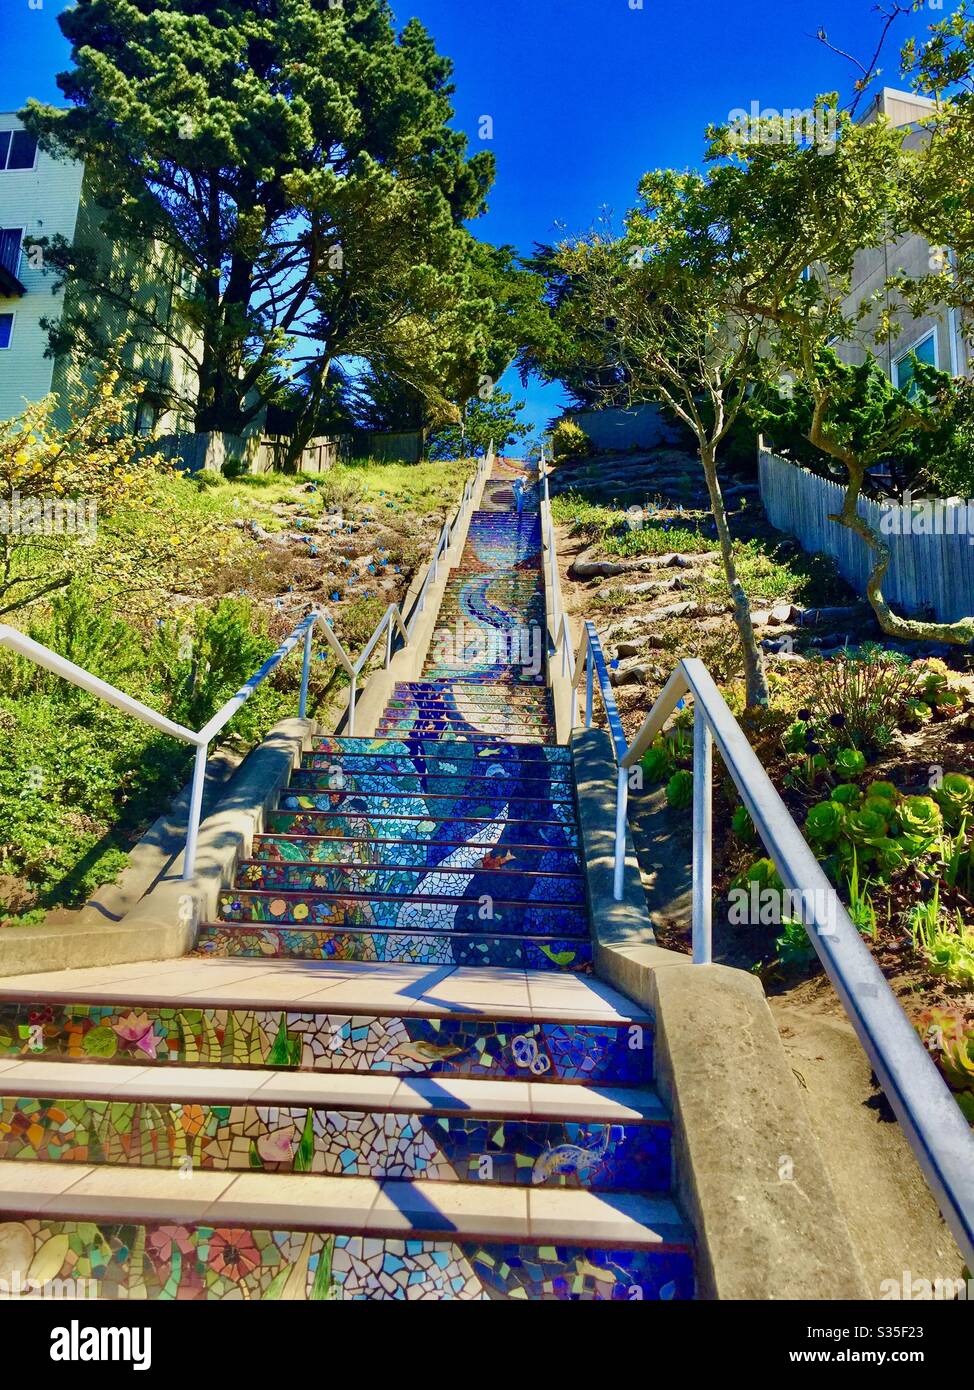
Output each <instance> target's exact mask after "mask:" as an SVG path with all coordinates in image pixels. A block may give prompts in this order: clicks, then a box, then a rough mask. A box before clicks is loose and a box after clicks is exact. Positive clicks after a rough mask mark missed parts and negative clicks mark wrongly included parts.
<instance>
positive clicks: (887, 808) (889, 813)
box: [859, 796, 896, 821]
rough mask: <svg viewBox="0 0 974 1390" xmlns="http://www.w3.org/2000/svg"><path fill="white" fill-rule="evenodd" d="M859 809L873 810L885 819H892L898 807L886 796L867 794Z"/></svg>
mask: <svg viewBox="0 0 974 1390" xmlns="http://www.w3.org/2000/svg"><path fill="white" fill-rule="evenodd" d="M859 809H860V810H862V811H872V812H874V813H875V814H876V815H877V816H882V818H883V820H885V821H891V820H892V819H893V817H894V816H895V814H896V807H895V806H894V805H893V803H892V801H889V800H887V798H886V797H884V796H867V797H866V799H865V801H864V802H863V803H862V806H861V807H860V808H859Z"/></svg>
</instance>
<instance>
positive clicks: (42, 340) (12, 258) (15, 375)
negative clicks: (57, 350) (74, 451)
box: [0, 112, 84, 420]
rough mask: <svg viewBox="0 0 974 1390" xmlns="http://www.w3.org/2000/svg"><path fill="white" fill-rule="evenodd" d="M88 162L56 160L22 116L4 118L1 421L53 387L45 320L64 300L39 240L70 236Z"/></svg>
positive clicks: (0, 150)
mask: <svg viewBox="0 0 974 1390" xmlns="http://www.w3.org/2000/svg"><path fill="white" fill-rule="evenodd" d="M83 174H84V165H82V164H79V163H77V162H76V161H70V162H68V161H59V160H55V159H52V158H51V156H50V155H49V154H45V153H44V152H43V151H42V150H39V149H38V148H37V142H36V141H35V140H34V138H33V136H30V135H28V134H27V132H26V131H25V130H24V128H23V126H22V125H21V123H20V121H19V120H18V119H17V117H16V116H15V115H13V114H11V113H9V112H8V113H5V114H4V113H0V420H7V419H9V418H10V417H11V416H12V415H19V414H20V412H21V411H22V410H23V408H24V403H25V401H28V402H30V401H37V400H40V399H41V397H43V396H46V395H47V393H48V392H49V391H50V390H51V388H52V385H53V380H54V370H55V362H54V359H53V358H51V357H46V356H45V352H46V350H47V343H48V339H47V333H46V331H45V330H44V329H43V328H42V327H41V319H44V318H51V317H56V316H57V314H58V312H59V305H60V301H61V298H62V296H61V295H60V294H57V295H55V294H52V292H51V286H52V279H51V276H50V275H45V273H44V268H43V260H42V258H41V255H40V248H39V247H38V248H36V249H32V247H33V243H34V242H35V241H36V240H39V239H40V238H41V237H53V236H56V235H57V234H58V233H60V234H61V235H62V236H64V237H67V238H68V239H69V240H71V239H73V237H74V235H75V230H76V227H77V223H78V213H79V209H80V206H81V184H82V178H83Z"/></svg>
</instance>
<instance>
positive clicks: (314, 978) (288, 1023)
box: [0, 923, 653, 1086]
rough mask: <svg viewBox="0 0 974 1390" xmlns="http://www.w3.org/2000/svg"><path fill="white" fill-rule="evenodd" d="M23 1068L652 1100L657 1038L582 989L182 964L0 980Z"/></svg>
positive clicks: (278, 964) (418, 972)
mask: <svg viewBox="0 0 974 1390" xmlns="http://www.w3.org/2000/svg"><path fill="white" fill-rule="evenodd" d="M214 925H215V926H216V927H217V928H220V927H222V925H223V924H220V923H216V924H214ZM17 1058H30V1059H31V1060H32V1061H36V1062H38V1063H40V1064H46V1063H47V1062H49V1061H55V1062H60V1061H69V1062H71V1063H72V1064H76V1063H77V1064H82V1065H91V1066H95V1065H98V1066H101V1065H106V1064H108V1063H114V1064H118V1063H125V1064H127V1065H130V1066H135V1067H150V1068H154V1067H157V1066H168V1065H172V1064H180V1065H184V1066H193V1067H198V1066H231V1067H241V1066H242V1067H257V1068H265V1069H266V1068H270V1069H272V1070H275V1069H276V1070H279V1069H281V1068H296V1069H300V1070H309V1071H328V1072H335V1071H341V1072H349V1071H354V1072H357V1073H359V1072H373V1073H376V1072H386V1073H393V1074H399V1075H403V1074H404V1075H429V1076H434V1075H435V1076H470V1077H480V1078H482V1079H486V1080H529V1081H545V1082H554V1081H557V1082H565V1083H571V1084H577V1083H580V1082H584V1083H587V1084H592V1085H605V1084H610V1085H614V1086H622V1085H625V1086H630V1085H635V1086H645V1085H650V1084H651V1083H652V1076H653V1034H652V1023H651V1020H650V1019H649V1018H648V1016H647V1015H646V1014H644V1013H642V1012H641V1011H640V1010H639V1009H638V1008H637V1007H636V1006H635V1005H633V1004H632V1003H631V1002H630V1001H629V1000H627V999H625V998H623V996H621V995H619V994H617V993H616V992H615V991H614V990H613V989H611V988H610V987H609V986H608V985H605V984H603V983H602V981H600V980H596V979H594V978H592V977H591V976H587V975H579V974H572V973H563V974H555V973H553V972H551V971H548V970H543V971H535V970H525V969H524V968H523V966H521V967H519V968H514V969H506V968H500V969H495V968H485V967H479V966H478V967H476V968H466V969H455V968H452V969H451V968H449V967H447V968H444V967H443V966H442V965H438V964H435V965H417V964H408V963H400V962H390V963H376V962H371V963H368V964H361V963H355V962H344V963H338V962H333V961H327V962H324V961H313V960H303V959H294V960H286V959H279V960H274V959H270V958H259V959H240V960H234V961H221V960H211V959H200V958H199V957H182V958H180V959H178V960H170V961H154V962H148V961H147V962H142V963H134V964H129V965H115V966H97V967H92V968H89V969H84V970H64V971H45V972H43V973H41V974H37V975H30V976H28V975H17V976H11V977H8V978H6V979H0V1067H2V1066H4V1065H6V1064H8V1063H9V1062H10V1061H12V1060H15V1059H17Z"/></svg>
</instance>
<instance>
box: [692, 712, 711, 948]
mask: <svg viewBox="0 0 974 1390" xmlns="http://www.w3.org/2000/svg"><path fill="white" fill-rule="evenodd" d="M713 747H714V740H713V735H712V734H711V732H710V725H709V724H708V723H707V716H706V714H705V713H704V711H703V709H702V708H701V706H700V705H699V703H697V702H696V701H695V702H694V708H693V917H692V922H693V963H694V965H710V964H711V962H712V960H713V941H712V936H713V932H712V927H713V920H712V919H713V881H712V880H713V872H712V856H713V781H712V777H711V772H712V768H713Z"/></svg>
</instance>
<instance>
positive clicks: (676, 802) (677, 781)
mask: <svg viewBox="0 0 974 1390" xmlns="http://www.w3.org/2000/svg"><path fill="white" fill-rule="evenodd" d="M666 799H667V801H668V802H669V804H670V805H671V806H672V807H673V809H674V811H685V810H686V809H687V807H689V806H692V805H693V773H692V772H686V771H684V770H682V769H681V771H679V772H674V774H673V776H672V777H671V778H670V780H669V781H668V782H667V784H666Z"/></svg>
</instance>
